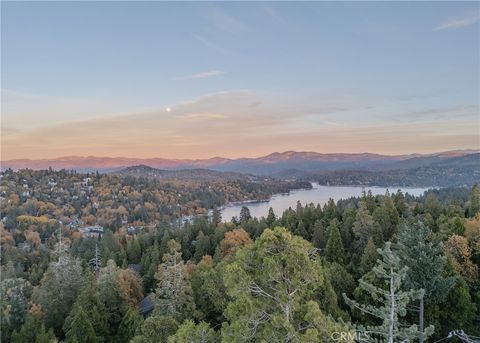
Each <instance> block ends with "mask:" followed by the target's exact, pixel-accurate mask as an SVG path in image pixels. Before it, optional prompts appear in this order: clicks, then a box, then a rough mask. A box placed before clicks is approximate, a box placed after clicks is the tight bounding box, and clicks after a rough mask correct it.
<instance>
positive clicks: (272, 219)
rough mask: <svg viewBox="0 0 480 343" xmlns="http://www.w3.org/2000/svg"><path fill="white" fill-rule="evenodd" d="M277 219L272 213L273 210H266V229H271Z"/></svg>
mask: <svg viewBox="0 0 480 343" xmlns="http://www.w3.org/2000/svg"><path fill="white" fill-rule="evenodd" d="M276 220H277V218H276V217H275V212H273V208H271V207H270V208H269V209H268V215H267V226H268V228H273V227H274V225H275V221H276Z"/></svg>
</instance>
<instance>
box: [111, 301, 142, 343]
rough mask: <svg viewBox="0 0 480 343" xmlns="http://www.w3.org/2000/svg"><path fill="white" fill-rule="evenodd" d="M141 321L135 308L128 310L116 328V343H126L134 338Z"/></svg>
mask: <svg viewBox="0 0 480 343" xmlns="http://www.w3.org/2000/svg"><path fill="white" fill-rule="evenodd" d="M142 322H143V319H142V317H141V315H140V314H139V313H138V311H137V309H136V308H129V309H128V311H127V312H126V313H125V316H123V318H122V321H121V323H120V326H119V328H118V335H117V338H116V341H117V342H120V343H123V342H124V343H127V342H130V340H131V339H132V338H133V337H134V336H135V333H136V332H137V329H138V328H139V327H140V326H141V325H142Z"/></svg>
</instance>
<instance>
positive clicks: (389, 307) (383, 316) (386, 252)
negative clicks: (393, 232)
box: [344, 242, 433, 343]
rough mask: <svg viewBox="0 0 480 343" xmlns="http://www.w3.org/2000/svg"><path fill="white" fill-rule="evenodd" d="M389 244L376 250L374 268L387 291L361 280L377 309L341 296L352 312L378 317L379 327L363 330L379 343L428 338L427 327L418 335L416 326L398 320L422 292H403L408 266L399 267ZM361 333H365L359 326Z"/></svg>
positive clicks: (362, 287)
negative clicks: (377, 257)
mask: <svg viewBox="0 0 480 343" xmlns="http://www.w3.org/2000/svg"><path fill="white" fill-rule="evenodd" d="M390 246H391V243H390V242H387V243H386V244H385V247H384V249H383V250H381V249H378V253H379V254H380V256H381V259H379V260H378V261H377V264H376V265H375V267H374V268H373V273H374V275H375V277H376V278H378V279H379V280H381V281H383V282H382V284H383V285H386V288H382V287H378V286H375V285H374V284H372V283H369V282H367V281H366V280H365V278H361V279H360V281H359V283H360V285H359V287H360V288H361V289H362V290H364V291H365V292H367V293H368V294H369V295H370V296H371V297H372V299H373V300H374V301H379V302H380V303H381V305H380V306H379V307H377V306H375V305H364V304H360V303H358V302H356V301H355V300H351V299H350V298H348V297H347V296H346V295H345V294H344V299H345V301H346V302H347V304H348V305H350V307H352V309H354V308H356V309H359V310H360V311H361V312H362V313H364V314H366V315H371V316H373V317H375V318H377V319H378V320H379V321H380V322H381V324H380V325H378V326H370V327H367V328H366V332H368V333H369V334H370V336H371V337H377V338H378V339H379V340H380V342H387V343H394V342H397V341H413V340H415V339H418V338H419V337H420V336H421V335H423V336H424V337H427V336H428V335H430V334H431V333H432V332H433V327H429V328H428V329H427V330H425V331H424V332H419V331H418V328H417V326H416V325H411V326H408V327H404V326H403V325H401V323H400V317H403V316H405V314H406V308H407V305H408V303H409V302H410V301H411V300H412V299H418V298H419V297H421V296H423V290H410V291H403V290H402V283H403V281H404V280H405V277H406V274H407V270H408V267H401V265H400V258H399V257H398V256H397V255H396V254H395V253H394V252H393V251H392V250H391V248H390ZM360 330H364V328H363V327H360Z"/></svg>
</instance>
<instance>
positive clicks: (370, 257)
mask: <svg viewBox="0 0 480 343" xmlns="http://www.w3.org/2000/svg"><path fill="white" fill-rule="evenodd" d="M377 259H378V252H377V247H376V246H375V243H373V239H371V238H369V239H368V242H367V245H366V246H365V249H364V250H363V254H362V257H361V259H360V268H359V271H360V273H361V274H365V273H367V272H368V271H370V270H371V269H372V268H373V266H375V262H377Z"/></svg>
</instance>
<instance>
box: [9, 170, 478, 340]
mask: <svg viewBox="0 0 480 343" xmlns="http://www.w3.org/2000/svg"><path fill="white" fill-rule="evenodd" d="M1 187H2V188H1V194H0V195H1V197H2V198H1V213H2V220H1V224H0V231H1V260H0V263H1V287H0V296H1V314H2V317H1V327H2V330H1V340H2V342H39V343H40V342H134V343H139V342H167V343H173V342H225V343H226V342H332V341H347V342H436V341H438V340H444V339H446V338H447V337H448V336H449V335H450V336H451V337H452V340H451V341H458V342H460V341H467V339H470V341H474V340H478V339H479V336H480V279H479V270H478V269H479V266H480V188H479V187H478V186H477V185H474V186H473V187H468V188H467V187H458V188H442V189H432V190H429V191H427V192H425V194H424V195H423V196H420V197H413V196H410V195H405V194H403V193H402V192H401V191H397V192H395V193H392V194H390V193H388V192H387V193H386V194H384V195H381V196H373V195H372V194H371V193H369V192H363V194H362V195H361V196H360V197H357V198H350V199H344V200H340V201H337V202H335V201H333V200H330V201H329V202H328V203H326V204H324V205H323V206H321V205H319V204H301V203H298V204H297V206H296V207H295V208H289V209H287V210H286V211H284V212H283V213H274V211H273V210H272V209H270V211H269V213H268V215H267V216H266V217H261V218H255V217H252V216H251V215H250V212H249V209H248V207H246V206H245V207H243V208H242V211H241V213H240V216H239V217H238V218H236V217H234V218H231V219H230V218H222V217H221V214H220V211H219V210H218V208H217V207H218V206H221V205H222V204H224V203H225V202H226V201H236V200H242V199H244V198H245V197H252V198H262V197H268V196H269V195H270V194H273V193H276V192H281V191H288V189H289V188H290V187H291V188H293V187H294V185H292V184H290V183H285V182H282V183H279V184H278V185H274V184H270V183H269V184H262V183H260V182H253V183H251V182H248V181H245V183H243V182H239V181H231V180H229V181H220V180H218V181H211V182H208V183H205V182H193V181H188V182H186V181H185V182H182V181H176V182H170V181H169V182H160V181H158V180H152V179H147V178H135V177H131V176H118V175H99V174H88V175H86V174H76V173H73V172H67V171H58V172H56V171H52V170H45V171H36V172H34V171H31V170H22V171H19V172H13V171H7V172H5V173H3V174H2V179H1ZM208 209H213V213H212V215H211V216H205V215H202V214H204V213H205V211H207V210H208ZM182 214H197V215H195V216H192V219H191V220H189V221H186V222H185V223H184V224H182V225H181V226H179V225H178V224H176V222H175V221H174V220H172V219H173V218H178V216H179V215H182ZM225 220H226V221H225ZM78 222H80V223H83V224H85V225H94V224H98V225H101V226H102V227H103V228H104V231H103V233H101V234H96V235H85V234H82V233H81V232H80V231H79V230H78V225H80V224H78ZM129 227H135V228H141V229H139V230H133V231H131V230H128V228H129ZM454 330H457V331H454ZM459 330H462V331H459Z"/></svg>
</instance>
